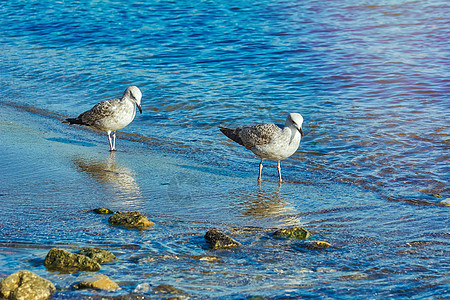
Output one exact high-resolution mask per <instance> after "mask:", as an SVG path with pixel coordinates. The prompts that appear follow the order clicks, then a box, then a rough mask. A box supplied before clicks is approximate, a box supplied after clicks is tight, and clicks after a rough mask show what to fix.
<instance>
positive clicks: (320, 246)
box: [306, 241, 330, 249]
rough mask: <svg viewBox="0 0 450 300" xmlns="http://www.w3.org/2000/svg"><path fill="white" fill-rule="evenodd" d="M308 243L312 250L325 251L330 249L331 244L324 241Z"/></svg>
mask: <svg viewBox="0 0 450 300" xmlns="http://www.w3.org/2000/svg"><path fill="white" fill-rule="evenodd" d="M306 243H307V245H308V247H309V248H311V249H323V248H329V247H330V243H328V242H324V241H307V242H306Z"/></svg>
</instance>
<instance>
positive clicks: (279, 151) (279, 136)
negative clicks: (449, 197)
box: [220, 113, 303, 182]
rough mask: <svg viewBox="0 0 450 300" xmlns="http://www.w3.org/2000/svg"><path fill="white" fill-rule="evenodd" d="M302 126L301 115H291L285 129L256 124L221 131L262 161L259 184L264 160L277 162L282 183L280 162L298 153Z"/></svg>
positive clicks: (259, 178)
mask: <svg viewBox="0 0 450 300" xmlns="http://www.w3.org/2000/svg"><path fill="white" fill-rule="evenodd" d="M302 124H303V117H302V116H301V115H300V114H297V113H290V114H289V115H288V117H287V119H286V123H285V125H284V128H283V129H281V128H280V127H278V126H277V125H275V124H256V125H254V126H240V127H237V128H234V129H230V128H224V127H220V131H222V133H223V134H225V135H226V136H227V137H229V138H230V139H232V140H233V141H235V142H236V143H238V144H240V145H242V146H244V147H245V148H247V149H249V150H250V151H252V152H253V153H254V154H255V155H256V156H258V157H259V158H260V159H261V162H260V163H259V175H258V182H261V171H262V167H263V165H262V163H263V160H264V159H269V160H276V161H277V168H278V180H279V182H282V180H281V166H280V161H281V160H283V159H286V158H288V157H289V156H291V155H292V154H294V153H295V151H297V149H298V146H299V145H300V140H301V138H302V135H303V131H302Z"/></svg>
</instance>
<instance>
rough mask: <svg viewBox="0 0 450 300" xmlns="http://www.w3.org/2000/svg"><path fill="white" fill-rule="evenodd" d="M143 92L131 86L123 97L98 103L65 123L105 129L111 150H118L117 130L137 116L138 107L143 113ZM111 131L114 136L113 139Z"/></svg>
mask: <svg viewBox="0 0 450 300" xmlns="http://www.w3.org/2000/svg"><path fill="white" fill-rule="evenodd" d="M141 98H142V93H141V91H140V90H139V88H138V87H137V86H129V87H128V88H127V89H126V90H125V92H124V93H123V96H122V98H121V99H117V98H116V99H111V100H106V101H102V102H99V103H97V104H96V105H95V106H94V107H93V108H92V109H90V110H88V111H86V112H84V113H82V114H81V115H79V116H78V117H76V118H69V119H66V120H65V121H64V123H70V124H71V125H72V124H80V125H86V126H89V127H92V128H94V129H97V130H100V131H104V132H106V133H107V134H108V141H109V147H110V150H109V151H116V131H117V130H119V129H122V128H124V127H125V126H127V125H128V124H130V123H131V122H132V121H133V120H134V117H135V116H136V107H135V106H137V108H138V109H139V112H140V113H141V114H142V108H141ZM111 132H112V133H113V138H112V140H111Z"/></svg>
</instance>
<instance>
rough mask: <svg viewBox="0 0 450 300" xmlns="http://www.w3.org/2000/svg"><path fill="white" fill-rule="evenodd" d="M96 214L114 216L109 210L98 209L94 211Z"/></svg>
mask: <svg viewBox="0 0 450 300" xmlns="http://www.w3.org/2000/svg"><path fill="white" fill-rule="evenodd" d="M92 211H93V212H94V214H98V215H112V214H113V213H114V212H113V211H112V210H110V209H109V208H96V209H93V210H92Z"/></svg>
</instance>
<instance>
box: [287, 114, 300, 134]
mask: <svg viewBox="0 0 450 300" xmlns="http://www.w3.org/2000/svg"><path fill="white" fill-rule="evenodd" d="M302 125H303V117H302V115H301V114H298V113H290V114H289V115H288V117H287V120H286V126H294V127H295V128H296V129H297V130H298V131H299V132H300V134H301V135H302V136H303V130H302Z"/></svg>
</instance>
